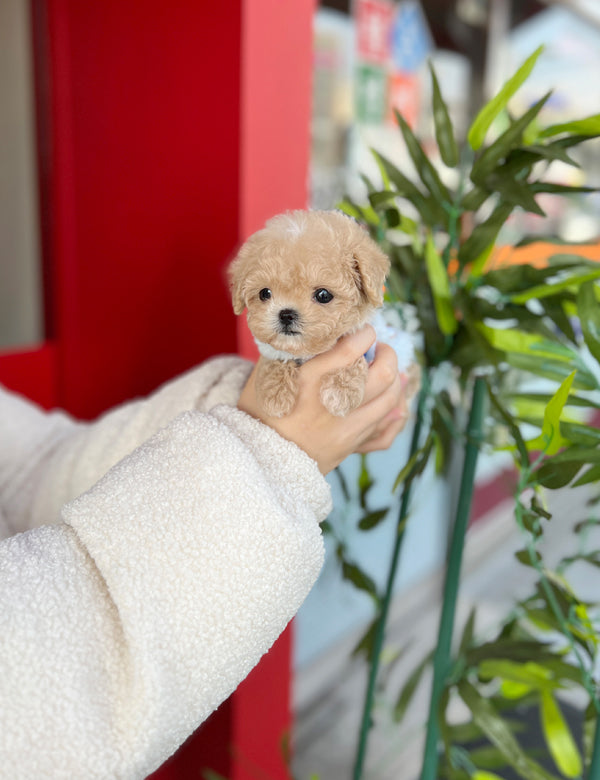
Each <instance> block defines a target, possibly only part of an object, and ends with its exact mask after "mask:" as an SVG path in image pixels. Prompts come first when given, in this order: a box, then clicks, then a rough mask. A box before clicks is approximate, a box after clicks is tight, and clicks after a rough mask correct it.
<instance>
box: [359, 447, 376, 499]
mask: <svg viewBox="0 0 600 780" xmlns="http://www.w3.org/2000/svg"><path fill="white" fill-rule="evenodd" d="M374 484H375V483H374V482H373V478H372V477H371V474H370V473H369V469H368V467H367V458H366V455H363V456H362V457H361V459H360V473H359V475H358V490H359V501H360V506H361V508H362V509H366V506H367V495H368V493H369V490H371V488H372V487H373V485H374Z"/></svg>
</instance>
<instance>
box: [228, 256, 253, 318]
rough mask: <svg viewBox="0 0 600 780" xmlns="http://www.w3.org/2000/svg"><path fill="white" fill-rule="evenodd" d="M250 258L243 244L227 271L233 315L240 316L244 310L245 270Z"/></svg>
mask: <svg viewBox="0 0 600 780" xmlns="http://www.w3.org/2000/svg"><path fill="white" fill-rule="evenodd" d="M250 256H251V252H250V251H249V250H248V246H247V244H244V245H243V246H242V248H241V249H240V251H239V252H238V254H237V256H236V257H235V258H234V259H233V261H232V262H231V264H230V265H229V268H228V269H227V275H228V277H229V289H230V291H231V301H232V303H233V311H234V313H235V314H241V313H242V312H243V311H244V309H245V308H246V289H247V270H248V261H249V259H250Z"/></svg>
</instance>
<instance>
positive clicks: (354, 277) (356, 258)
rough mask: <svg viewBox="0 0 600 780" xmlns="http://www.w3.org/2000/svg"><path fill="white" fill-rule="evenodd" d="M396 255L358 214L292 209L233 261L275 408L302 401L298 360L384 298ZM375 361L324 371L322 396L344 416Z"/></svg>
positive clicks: (238, 309) (264, 397) (237, 306)
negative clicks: (358, 219) (356, 218)
mask: <svg viewBox="0 0 600 780" xmlns="http://www.w3.org/2000/svg"><path fill="white" fill-rule="evenodd" d="M389 266H390V263H389V260H388V258H387V257H386V255H385V254H384V253H383V252H382V251H381V250H380V248H379V247H378V246H377V244H376V243H375V242H374V241H373V240H372V239H371V238H370V237H369V235H368V234H367V233H366V232H365V231H364V230H363V229H362V228H361V227H360V226H359V225H358V224H357V223H356V222H355V221H354V220H353V219H351V218H350V217H347V216H346V215H344V214H342V213H341V212H337V211H292V212H288V213H286V214H280V215H279V216H276V217H273V218H272V219H270V220H269V221H268V222H267V224H266V225H265V227H264V228H263V229H262V230H259V231H258V232H257V233H254V235H252V236H250V238H249V239H248V240H247V241H246V243H245V244H244V245H243V246H242V248H241V249H240V251H239V253H238V255H237V257H236V258H235V259H234V261H233V263H232V264H231V266H230V268H229V277H230V283H231V293H232V300H233V308H234V311H235V313H236V314H241V313H242V312H243V310H244V308H246V309H247V317H248V325H249V327H250V330H251V332H252V335H253V336H254V338H255V340H256V343H257V344H258V347H259V350H260V352H261V360H260V361H259V366H258V372H257V378H256V381H257V392H258V395H259V397H260V399H261V402H262V404H263V408H264V411H265V412H266V414H268V415H272V416H276V417H281V416H283V415H286V414H289V413H290V412H291V410H292V409H293V408H294V404H295V402H296V396H297V390H298V379H297V373H298V367H299V366H300V365H301V364H302V363H303V362H305V361H306V360H308V359H309V358H311V357H314V356H315V355H318V354H320V353H321V352H326V351H327V350H328V349H330V348H331V347H333V345H334V344H335V343H336V342H337V340H338V339H339V338H340V337H341V336H343V335H344V334H345V333H350V332H352V331H355V330H357V329H358V328H359V327H361V326H362V325H363V324H364V323H366V322H367V321H368V320H369V318H370V316H371V314H372V313H373V311H374V310H375V309H376V308H377V307H379V306H381V304H382V303H383V284H384V281H385V277H386V276H387V273H388V271H389ZM366 375H367V363H366V361H365V359H364V358H362V357H361V358H359V359H358V360H357V361H355V362H354V363H353V364H352V365H350V366H347V367H345V368H343V369H341V370H339V371H332V372H330V373H329V374H327V375H325V376H324V377H323V381H322V385H321V400H322V402H323V405H324V406H325V407H326V408H327V409H328V410H329V411H330V412H331V413H332V414H335V415H338V416H344V415H346V414H348V412H350V411H351V410H352V409H355V408H356V407H357V406H359V405H360V403H361V402H362V400H363V397H364V385H365V380H366Z"/></svg>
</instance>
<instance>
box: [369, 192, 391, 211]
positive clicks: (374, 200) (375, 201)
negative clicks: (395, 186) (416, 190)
mask: <svg viewBox="0 0 600 780" xmlns="http://www.w3.org/2000/svg"><path fill="white" fill-rule="evenodd" d="M395 197H396V193H395V192H392V191H391V190H382V191H381V192H371V193H369V203H370V204H371V206H373V208H374V209H375V210H377V209H378V208H380V207H381V206H387V205H388V204H389V203H390V202H393V201H394V198H395Z"/></svg>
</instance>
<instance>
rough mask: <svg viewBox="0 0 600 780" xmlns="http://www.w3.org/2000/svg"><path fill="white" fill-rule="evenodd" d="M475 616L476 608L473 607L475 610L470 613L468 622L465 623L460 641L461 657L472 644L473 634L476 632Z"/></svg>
mask: <svg viewBox="0 0 600 780" xmlns="http://www.w3.org/2000/svg"><path fill="white" fill-rule="evenodd" d="M475 615H476V610H475V607H473V609H472V610H471V611H470V612H469V617H468V618H467V622H466V623H465V627H464V629H463V633H462V637H461V639H460V645H459V648H458V655H459V656H461V655H463V654H464V653H465V652H466V651H467V650H468V648H469V647H470V645H471V642H472V641H473V632H474V630H475Z"/></svg>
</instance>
